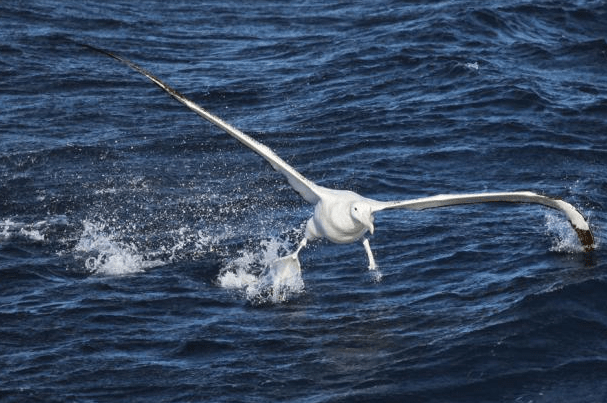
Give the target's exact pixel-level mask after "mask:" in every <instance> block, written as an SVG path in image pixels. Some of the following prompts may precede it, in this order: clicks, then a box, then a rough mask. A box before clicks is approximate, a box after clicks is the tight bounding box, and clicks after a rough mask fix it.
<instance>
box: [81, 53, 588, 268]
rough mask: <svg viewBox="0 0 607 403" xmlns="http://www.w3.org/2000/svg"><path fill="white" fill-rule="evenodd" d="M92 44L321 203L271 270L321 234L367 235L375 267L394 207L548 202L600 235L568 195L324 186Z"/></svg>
mask: <svg viewBox="0 0 607 403" xmlns="http://www.w3.org/2000/svg"><path fill="white" fill-rule="evenodd" d="M86 46H87V47H89V48H91V49H93V50H95V51H98V52H101V53H103V54H106V55H108V56H110V57H112V58H114V59H117V60H119V61H121V62H123V63H125V64H127V65H128V66H130V67H131V68H133V69H134V70H136V71H138V72H139V73H141V74H143V75H144V76H146V77H147V78H148V79H150V80H151V81H152V82H153V83H154V84H156V85H158V86H159V87H160V88H162V89H163V90H164V91H166V92H167V93H169V94H170V95H171V96H172V97H173V98H175V99H176V100H178V101H179V102H181V103H182V104H184V105H185V106H187V107H188V108H190V109H191V110H193V111H194V112H196V113H197V114H198V115H200V116H201V117H203V118H204V119H206V120H208V121H209V122H211V123H213V124H214V125H216V126H218V127H219V128H221V129H223V130H224V131H225V132H227V133H228V134H229V135H231V136H232V137H234V138H235V139H237V140H238V141H240V142H241V143H242V144H244V145H245V146H247V147H249V148H250V149H251V150H253V151H254V152H256V153H257V154H259V155H260V156H261V157H263V158H264V159H265V160H266V161H268V162H269V163H270V165H272V167H273V168H274V169H275V170H277V171H278V172H280V173H282V174H283V175H284V176H285V177H286V179H287V181H288V182H289V184H290V185H291V186H292V187H293V189H294V190H295V191H297V192H298V193H299V194H300V195H301V196H302V197H303V198H304V200H306V201H307V202H309V203H311V204H313V205H314V206H315V207H314V214H313V216H312V217H311V218H310V219H309V220H308V222H307V224H306V230H305V237H304V238H303V239H302V241H301V242H300V244H299V247H298V248H297V249H296V251H295V252H294V253H292V254H291V255H288V256H285V257H284V258H280V259H278V260H276V261H275V262H274V264H273V265H272V267H271V270H274V271H276V272H281V273H284V274H285V275H286V274H288V273H292V272H293V271H294V270H295V271H299V270H300V266H299V260H298V253H299V251H300V250H301V249H302V248H303V247H304V246H306V245H307V242H308V241H312V240H314V239H318V238H326V239H328V240H329V241H331V242H334V243H338V244H347V243H352V242H356V241H359V240H362V243H363V245H364V247H365V251H366V253H367V257H368V259H369V268H370V269H375V268H376V264H375V259H374V258H373V253H372V252H371V247H370V246H369V240H368V239H367V238H366V237H365V235H366V234H367V233H370V234H373V231H374V226H373V221H374V214H375V213H376V212H379V211H382V210H386V209H393V208H401V209H409V210H423V209H428V208H436V207H445V206H452V205H458V204H472V203H486V202H507V203H535V204H542V205H545V206H547V207H550V208H553V209H557V210H560V211H561V212H563V213H564V214H565V215H566V216H567V218H568V220H569V222H570V223H571V225H572V227H573V228H574V230H575V231H576V233H577V234H578V237H579V239H580V242H581V243H582V245H583V246H584V248H585V250H587V251H589V250H592V249H593V247H594V239H593V237H592V233H591V231H590V227H589V226H588V223H587V222H586V220H585V219H584V218H583V217H582V215H581V214H580V213H579V212H578V211H577V210H576V209H575V208H574V207H573V206H572V205H570V204H569V203H567V202H564V201H562V200H556V199H552V198H549V197H546V196H542V195H538V194H536V193H533V192H498V193H466V194H457V195H437V196H431V197H425V198H419V199H413V200H402V201H387V202H386V201H377V200H373V199H370V198H366V197H364V196H361V195H359V194H357V193H355V192H351V191H348V190H336V189H329V188H325V187H323V186H319V185H317V184H315V183H314V182H312V181H310V180H309V179H307V178H305V177H304V176H303V175H302V174H300V173H299V172H298V171H297V170H296V169H295V168H293V167H292V166H290V165H289V164H287V163H286V162H285V161H284V160H283V159H281V158H280V157H279V156H278V155H276V154H275V153H274V151H272V150H271V149H270V148H268V147H267V146H265V145H263V144H261V143H259V142H258V141H256V140H255V139H253V138H252V137H250V136H248V135H246V134H244V133H243V132H241V131H240V130H238V129H236V128H234V127H233V126H231V125H230V124H228V123H226V122H224V121H223V120H221V119H220V118H218V117H217V116H215V115H213V114H211V113H210V112H208V111H207V110H205V109H203V108H202V107H200V106H199V105H197V104H196V103H194V102H192V101H190V100H189V99H188V98H186V97H185V96H183V95H182V94H180V93H179V92H177V91H176V90H174V89H173V88H171V87H169V86H168V85H167V84H165V83H164V82H162V81H161V80H159V79H158V78H156V77H155V76H154V75H152V74H151V73H149V72H147V71H146V70H144V69H143V68H141V67H139V66H137V65H136V64H134V63H132V62H131V61H129V60H127V59H124V58H122V57H120V56H117V55H114V54H113V53H110V52H108V51H105V50H102V49H98V48H95V47H93V46H89V45H86Z"/></svg>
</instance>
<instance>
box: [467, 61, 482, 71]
mask: <svg viewBox="0 0 607 403" xmlns="http://www.w3.org/2000/svg"><path fill="white" fill-rule="evenodd" d="M466 67H467V68H469V69H470V70H478V68H479V67H478V62H474V63H466Z"/></svg>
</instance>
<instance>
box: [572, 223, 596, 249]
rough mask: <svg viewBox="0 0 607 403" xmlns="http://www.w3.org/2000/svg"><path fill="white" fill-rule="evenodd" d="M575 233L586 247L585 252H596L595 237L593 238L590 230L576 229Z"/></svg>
mask: <svg viewBox="0 0 607 403" xmlns="http://www.w3.org/2000/svg"><path fill="white" fill-rule="evenodd" d="M574 229H575V232H577V236H578V238H579V239H580V242H581V244H582V246H583V247H584V252H591V251H593V250H594V237H593V236H592V232H590V230H589V229H581V228H577V227H574Z"/></svg>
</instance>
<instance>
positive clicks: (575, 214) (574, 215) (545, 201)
mask: <svg viewBox="0 0 607 403" xmlns="http://www.w3.org/2000/svg"><path fill="white" fill-rule="evenodd" d="M487 202H509V203H535V204H542V205H544V206H547V207H550V208H553V209H556V210H560V211H562V212H563V213H565V215H566V216H567V219H568V220H569V222H570V223H571V226H572V227H573V229H574V230H575V232H576V233H577V235H578V237H579V239H580V242H581V243H582V245H583V246H584V249H585V250H586V251H590V250H592V249H593V248H594V238H593V236H592V232H591V231H590V227H589V226H588V223H587V222H586V220H585V219H584V217H583V216H582V215H581V214H580V212H579V211H577V210H576V209H575V207H573V206H572V205H571V204H569V203H567V202H564V201H562V200H556V199H551V198H550V197H546V196H542V195H538V194H536V193H533V192H501V193H467V194H466V193H464V194H457V195H438V196H432V197H422V198H420V199H412V200H403V201H393V202H382V201H377V202H375V203H374V204H373V211H374V212H376V211H381V210H386V209H393V208H404V209H409V210H424V209H429V208H436V207H445V206H454V205H458V204H473V203H487Z"/></svg>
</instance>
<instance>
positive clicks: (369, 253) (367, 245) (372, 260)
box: [363, 238, 377, 270]
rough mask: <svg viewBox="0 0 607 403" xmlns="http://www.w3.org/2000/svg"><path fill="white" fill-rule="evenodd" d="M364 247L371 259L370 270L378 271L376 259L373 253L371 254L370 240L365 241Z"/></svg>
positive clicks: (365, 239)
mask: <svg viewBox="0 0 607 403" xmlns="http://www.w3.org/2000/svg"><path fill="white" fill-rule="evenodd" d="M363 245H364V247H365V251H366V252H367V257H368V258H369V270H377V265H376V264H375V258H374V257H373V252H371V246H370V245H369V240H368V239H367V238H364V239H363Z"/></svg>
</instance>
